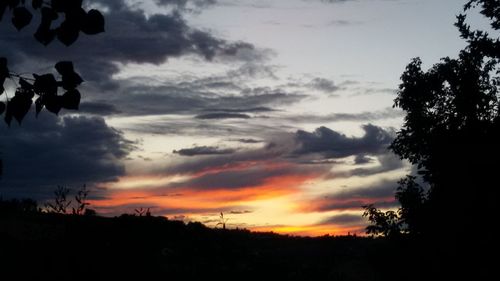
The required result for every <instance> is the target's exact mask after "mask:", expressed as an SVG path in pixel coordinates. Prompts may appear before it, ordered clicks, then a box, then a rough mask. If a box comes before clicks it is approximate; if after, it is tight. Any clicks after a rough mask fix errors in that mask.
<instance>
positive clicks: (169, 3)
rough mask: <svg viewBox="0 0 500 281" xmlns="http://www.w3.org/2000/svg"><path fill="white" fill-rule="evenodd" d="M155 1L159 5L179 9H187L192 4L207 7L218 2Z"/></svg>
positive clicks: (188, 0)
mask: <svg viewBox="0 0 500 281" xmlns="http://www.w3.org/2000/svg"><path fill="white" fill-rule="evenodd" d="M155 2H156V4H158V5H164V6H174V7H177V8H179V9H186V8H187V7H189V6H190V5H192V6H194V7H197V8H205V7H209V6H213V5H215V4H217V0H155Z"/></svg>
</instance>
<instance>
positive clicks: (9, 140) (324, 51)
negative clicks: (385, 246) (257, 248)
mask: <svg viewBox="0 0 500 281" xmlns="http://www.w3.org/2000/svg"><path fill="white" fill-rule="evenodd" d="M462 2H463V1H458V0H267V1H258V0H143V1H132V0H130V1H126V0H106V1H105V0H91V1H84V3H85V5H86V8H87V9H90V8H97V9H99V10H100V11H102V12H103V13H104V16H105V18H106V31H105V33H102V34H99V35H95V36H86V35H81V36H80V37H79V39H78V41H77V42H76V43H75V44H73V45H71V46H70V47H66V46H63V45H62V44H61V43H59V42H54V43H52V44H50V45H49V46H46V47H45V46H43V45H41V44H38V43H37V42H35V41H34V39H33V37H32V34H33V33H34V31H35V30H36V26H35V25H34V24H32V25H31V26H30V27H27V28H26V29H25V30H22V31H20V32H17V31H16V30H15V29H14V27H13V26H12V25H10V24H7V21H6V20H5V17H4V20H3V21H2V22H0V34H1V36H0V50H2V51H1V52H0V56H3V57H6V58H7V59H8V61H9V69H10V70H11V71H15V72H17V73H33V72H34V73H40V72H54V73H55V70H54V68H53V65H54V64H55V63H56V62H57V61H61V60H71V61H73V63H74V65H75V69H76V70H77V72H79V73H80V74H81V76H82V77H83V78H84V80H85V83H84V84H82V86H81V92H82V103H81V106H80V110H79V111H63V112H61V113H60V114H59V116H55V115H53V114H50V113H48V112H42V113H41V114H40V116H39V117H38V118H35V114H34V112H31V113H30V114H28V116H27V117H26V119H25V120H24V121H23V123H22V125H18V124H13V126H11V127H10V128H8V127H7V125H6V124H3V123H1V124H0V151H1V153H2V154H1V157H2V159H3V161H4V166H5V167H4V175H3V177H2V179H1V180H0V196H2V197H4V198H13V197H16V198H25V197H29V198H34V199H37V200H38V201H40V202H43V201H45V200H50V199H51V198H52V197H53V195H52V194H53V191H54V190H55V188H56V187H57V186H58V185H63V186H66V187H68V188H70V189H72V190H73V191H75V190H77V189H78V188H80V187H81V186H82V185H83V184H86V185H87V186H88V187H89V188H90V190H91V195H90V197H91V201H90V203H91V208H94V209H96V210H97V212H98V213H99V214H102V215H107V216H114V215H119V214H122V213H134V209H136V208H150V210H151V212H152V213H153V214H154V215H162V216H167V217H168V218H170V219H180V220H184V221H199V222H202V223H204V224H206V225H208V226H211V227H215V226H217V223H219V222H220V220H219V215H220V213H221V212H222V213H223V214H224V217H225V218H226V219H228V220H227V227H229V228H237V227H238V228H247V229H251V230H256V231H275V232H279V233H285V234H292V235H313V236H318V235H325V234H330V235H342V234H347V233H357V234H362V233H363V232H364V227H365V226H366V224H367V221H366V220H365V219H364V218H362V217H361V214H362V212H363V209H362V207H361V206H363V205H366V204H370V203H375V204H376V206H378V207H381V208H385V209H389V208H397V204H396V203H395V202H394V192H395V190H396V188H397V181H398V180H399V179H400V178H402V177H404V176H405V175H407V174H409V173H412V172H413V171H414V169H413V168H412V167H411V166H410V165H409V164H408V163H407V162H405V161H402V160H400V159H399V158H398V157H397V156H396V155H394V154H393V153H392V152H391V151H389V150H388V149H387V148H388V146H389V145H390V143H391V142H392V140H393V138H394V136H395V134H396V132H397V130H398V128H400V126H401V124H402V121H403V117H404V112H401V111H399V110H398V109H395V108H393V107H392V105H393V100H394V98H395V97H396V94H397V88H398V84H399V77H400V75H401V74H402V72H403V71H404V69H405V66H406V65H407V64H408V63H409V62H410V60H411V59H412V58H414V57H421V58H422V60H423V65H424V68H425V67H430V66H432V64H434V63H436V62H438V61H439V59H440V58H442V57H446V56H451V57H453V56H456V55H457V53H458V51H459V50H460V49H461V48H463V47H464V46H465V43H464V42H463V41H462V40H461V39H460V38H459V36H458V31H457V30H456V28H455V27H454V26H453V23H454V21H455V16H456V15H457V14H458V13H460V12H461V9H462V5H463V4H464V3H462ZM471 19H472V22H473V26H476V25H477V26H481V27H484V26H485V25H484V23H483V22H482V21H481V19H480V17H478V16H477V15H474V14H473V15H471ZM36 20H39V18H37V17H36V16H35V18H34V21H36ZM14 88H15V84H14V83H13V82H10V84H9V81H8V82H7V83H6V91H7V93H11V94H13V93H14V91H15V89H14ZM1 98H5V95H4V97H1ZM33 111H34V109H33Z"/></svg>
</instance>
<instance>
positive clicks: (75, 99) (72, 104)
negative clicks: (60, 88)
mask: <svg viewBox="0 0 500 281" xmlns="http://www.w3.org/2000/svg"><path fill="white" fill-rule="evenodd" d="M80 98H81V95H80V92H79V91H78V90H77V89H73V90H69V91H67V92H66V93H64V95H62V107H63V108H65V109H74V110H78V108H79V106H80Z"/></svg>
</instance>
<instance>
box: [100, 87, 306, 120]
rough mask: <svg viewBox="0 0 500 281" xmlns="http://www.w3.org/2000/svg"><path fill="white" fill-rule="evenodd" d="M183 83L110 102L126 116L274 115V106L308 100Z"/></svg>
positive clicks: (135, 90)
mask: <svg viewBox="0 0 500 281" xmlns="http://www.w3.org/2000/svg"><path fill="white" fill-rule="evenodd" d="M166 84H167V83H166ZM183 84H184V85H183V86H179V85H175V84H172V85H163V86H147V85H135V86H129V87H127V88H126V94H111V95H109V96H108V101H109V103H112V104H114V105H115V106H116V107H117V109H118V110H120V111H122V114H125V115H159V114H189V115H191V114H194V115H199V114H209V113H240V114H244V113H252V112H270V111H273V110H274V109H273V108H272V107H274V106H276V107H279V106H284V105H290V104H293V103H296V102H299V101H301V100H303V99H304V98H306V96H305V95H302V94H296V93H288V92H285V91H284V90H282V89H272V88H250V89H245V90H243V91H241V92H234V93H220V92H216V91H206V90H204V89H199V88H197V87H196V86H195V87H190V86H187V85H186V83H183ZM209 117H210V116H209ZM212 117H213V116H212ZM240 117H243V116H240ZM202 119H203V118H202Z"/></svg>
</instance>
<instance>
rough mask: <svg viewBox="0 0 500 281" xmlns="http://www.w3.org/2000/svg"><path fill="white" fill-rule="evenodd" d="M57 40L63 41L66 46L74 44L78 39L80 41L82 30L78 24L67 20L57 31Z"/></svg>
mask: <svg viewBox="0 0 500 281" xmlns="http://www.w3.org/2000/svg"><path fill="white" fill-rule="evenodd" d="M56 33H57V39H59V41H61V43H63V44H64V45H66V46H69V45H71V44H73V43H74V42H75V41H76V39H78V34H79V33H80V29H79V28H78V24H77V23H76V22H75V21H73V20H69V19H68V18H66V20H65V21H63V22H62V23H61V26H59V28H58V29H57V30H56Z"/></svg>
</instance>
